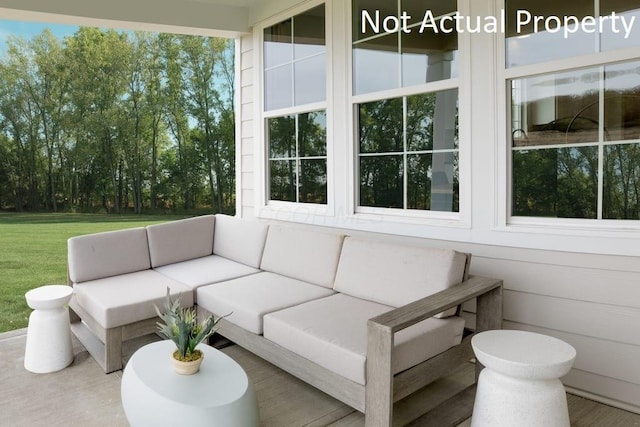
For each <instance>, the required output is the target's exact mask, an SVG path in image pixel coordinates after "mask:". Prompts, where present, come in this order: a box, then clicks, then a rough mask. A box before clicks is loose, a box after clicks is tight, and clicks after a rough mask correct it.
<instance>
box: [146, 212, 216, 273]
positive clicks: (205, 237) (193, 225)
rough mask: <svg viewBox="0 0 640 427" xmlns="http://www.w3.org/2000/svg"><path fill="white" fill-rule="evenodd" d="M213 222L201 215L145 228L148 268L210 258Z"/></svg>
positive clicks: (212, 217) (213, 217)
mask: <svg viewBox="0 0 640 427" xmlns="http://www.w3.org/2000/svg"><path fill="white" fill-rule="evenodd" d="M214 221H215V216H213V215H203V216H197V217H193V218H187V219H179V220H177V221H170V222H164V223H162V224H154V225H149V226H147V235H148V237H149V253H150V255H151V266H152V267H154V268H155V267H160V266H163V265H167V264H173V263H176V262H181V261H186V260H189V259H194V258H201V257H203V256H208V255H211V254H212V253H213V227H214Z"/></svg>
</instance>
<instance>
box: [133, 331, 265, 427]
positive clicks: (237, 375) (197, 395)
mask: <svg viewBox="0 0 640 427" xmlns="http://www.w3.org/2000/svg"><path fill="white" fill-rule="evenodd" d="M197 348H199V349H200V350H202V351H203V352H204V361H203V362H202V365H201V366H200V371H199V372H197V373H195V374H193V375H180V374H177V373H175V372H174V371H173V366H172V362H171V353H173V351H174V350H175V344H174V343H173V342H172V341H169V340H165V341H158V342H155V343H151V344H147V345H145V346H144V347H142V348H140V349H139V350H138V351H136V352H135V353H134V354H133V356H131V359H129V362H128V363H127V365H126V367H125V369H124V372H123V374H122V385H121V394H122V406H123V408H124V412H125V414H126V416H127V419H128V420H129V423H130V424H131V425H132V426H133V427H135V426H193V427H195V426H229V427H235V426H237V427H251V426H257V425H258V421H259V417H258V402H257V399H256V396H255V393H254V391H253V387H252V385H251V383H250V382H249V378H248V377H247V374H246V373H245V372H244V370H243V369H242V367H241V366H240V365H238V363H236V362H235V361H234V360H233V359H231V358H230V357H229V356H227V355H226V354H224V353H222V352H221V351H218V350H216V349H214V348H213V347H210V346H208V345H203V344H201V345H199V346H198V347H197Z"/></svg>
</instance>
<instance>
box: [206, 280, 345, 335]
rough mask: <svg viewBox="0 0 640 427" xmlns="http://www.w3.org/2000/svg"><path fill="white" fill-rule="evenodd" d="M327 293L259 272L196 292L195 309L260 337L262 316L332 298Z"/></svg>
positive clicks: (328, 291) (297, 281)
mask: <svg viewBox="0 0 640 427" xmlns="http://www.w3.org/2000/svg"><path fill="white" fill-rule="evenodd" d="M333 293H334V292H333V291H332V290H331V289H327V288H325V287H322V286H316V285H312V284H310V283H306V282H302V281H300V280H296V279H291V278H289V277H285V276H281V275H279V274H275V273H270V272H266V271H265V272H261V273H257V274H252V275H251V276H245V277H241V278H239V279H234V280H229V281H227V282H222V283H216V284H213V285H207V286H201V287H199V288H197V289H196V294H197V300H198V305H199V306H200V307H202V308H205V309H206V310H208V311H210V312H212V313H214V314H216V315H218V316H223V315H226V314H228V313H232V314H231V315H230V316H229V317H227V319H226V320H228V321H229V322H231V323H233V324H236V325H238V326H240V327H242V328H244V329H246V330H248V331H250V332H253V333H254V334H262V318H263V316H264V315H265V314H268V313H271V312H274V311H278V310H282V309H283V308H287V307H292V306H295V305H298V304H302V303H304V302H307V301H311V300H314V299H318V298H322V297H326V296H328V295H331V294H333Z"/></svg>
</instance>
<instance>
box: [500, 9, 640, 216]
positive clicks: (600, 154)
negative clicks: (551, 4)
mask: <svg viewBox="0 0 640 427" xmlns="http://www.w3.org/2000/svg"><path fill="white" fill-rule="evenodd" d="M529 3H530V4H529ZM605 3H608V5H607V6H603V7H602V10H601V11H600V13H601V14H605V13H609V14H610V13H611V11H612V10H616V11H617V12H619V13H620V14H626V15H633V16H638V15H640V9H638V8H636V9H633V10H632V9H631V8H630V7H628V6H627V3H628V2H624V1H616V2H602V4H603V5H604V4H605ZM516 4H517V7H519V8H526V7H529V6H531V7H532V8H533V9H532V10H535V5H536V4H539V3H537V2H533V1H520V0H519V1H517V2H512V1H509V2H507V10H509V7H510V6H513V7H516V6H515V5H516ZM578 4H580V5H582V6H581V8H580V10H581V11H583V12H582V13H583V14H587V13H588V14H592V13H596V15H597V12H598V11H597V10H596V9H595V6H594V4H592V3H591V2H580V3H578V2H576V3H570V5H571V7H572V8H573V7H577V6H576V5H578ZM595 4H596V5H597V4H598V3H595ZM612 5H616V7H613V6H612ZM587 6H588V7H587ZM561 7H563V8H568V7H569V5H568V4H566V3H563V6H561ZM580 10H577V9H575V10H574V9H572V10H571V11H565V10H560V11H554V14H562V13H565V12H566V13H569V12H571V13H573V14H576V15H578V16H580V15H579V13H578V12H580ZM547 14H549V13H548V11H547ZM552 36H553V35H550V34H536V35H535V36H534V37H526V38H524V39H522V38H517V37H516V38H514V37H512V38H507V41H506V51H507V66H508V67H510V66H513V65H514V64H518V65H519V64H521V63H523V61H524V62H526V63H530V62H532V61H536V62H544V61H546V60H550V59H556V58H561V57H562V55H563V54H564V55H565V56H568V55H571V54H579V53H585V52H587V51H589V50H591V52H592V53H597V52H598V51H601V50H605V49H609V48H614V47H626V46H627V45H628V43H630V41H625V40H624V37H623V36H621V34H613V33H609V32H606V31H605V32H603V33H602V34H596V35H594V34H582V35H580V36H579V40H582V39H581V38H580V37H587V36H589V38H591V41H592V42H591V43H586V42H585V43H586V44H585V45H584V48H582V47H580V46H583V45H582V44H580V43H577V44H576V45H575V46H574V45H572V47H571V49H570V50H569V48H568V47H567V45H563V44H562V42H561V41H558V43H557V44H551V45H549V47H548V49H546V52H545V53H544V54H541V55H538V56H535V55H534V56H533V57H529V58H527V57H526V55H521V56H518V55H520V53H521V52H519V49H520V48H525V47H526V49H529V50H531V49H534V48H533V46H534V45H533V43H534V41H533V39H536V38H538V39H540V40H547V42H548V41H549V40H551V38H552ZM615 36H617V38H616V37H615ZM547 38H548V39H547ZM620 38H622V40H619V39H620ZM530 39H531V40H530ZM596 40H597V41H599V42H598V43H594V41H596ZM536 43H537V42H536ZM634 43H635V44H636V46H639V45H640V43H638V41H637V39H636V40H635V41H634ZM594 46H596V47H595V52H594ZM598 46H600V47H598ZM533 51H534V52H535V50H533ZM569 52H570V53H569ZM514 58H519V59H517V60H516V59H514ZM594 58H595V59H594V60H593V62H594V65H593V66H587V67H582V68H576V69H569V70H566V71H553V70H550V71H549V72H545V73H543V74H539V75H526V73H521V72H519V70H518V69H517V68H515V67H514V70H513V71H510V72H508V73H507V74H508V75H509V74H511V75H512V76H511V78H509V79H507V83H508V87H509V90H510V104H511V108H510V110H509V111H510V126H509V132H510V141H511V154H512V155H511V175H512V191H511V214H512V215H513V216H529V217H554V218H581V219H620V220H622V219H636V220H637V219H640V61H637V60H630V61H621V62H616V63H598V59H599V58H600V56H595V57H594ZM546 68H549V67H546ZM525 70H526V69H525ZM523 74H524V75H523Z"/></svg>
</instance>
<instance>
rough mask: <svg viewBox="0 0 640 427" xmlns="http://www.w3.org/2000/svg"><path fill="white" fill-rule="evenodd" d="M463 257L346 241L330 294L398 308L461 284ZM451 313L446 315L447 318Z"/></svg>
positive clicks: (376, 243) (420, 249) (464, 261)
mask: <svg viewBox="0 0 640 427" xmlns="http://www.w3.org/2000/svg"><path fill="white" fill-rule="evenodd" d="M466 260H467V257H466V255H465V254H463V253H461V252H456V251H453V250H449V249H434V248H420V247H413V246H404V245H398V244H390V243H383V242H377V241H371V240H364V239H357V238H353V237H347V238H346V239H345V241H344V244H343V247H342V254H341V256H340V263H339V265H338V271H337V274H336V281H335V286H334V290H336V291H338V292H342V293H345V294H347V295H351V296H354V297H358V298H363V299H367V300H369V301H373V302H377V303H379V304H385V305H390V306H392V307H400V306H402V305H405V304H408V303H410V302H412V301H415V300H418V299H420V298H424V297H426V296H429V295H432V294H434V293H436V292H439V291H442V290H444V289H446V288H448V287H450V286H453V285H455V284H457V283H460V282H462V279H463V276H464V272H465V264H466ZM453 313H455V309H454V310H453V312H448V313H446V314H447V315H450V314H453Z"/></svg>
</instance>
